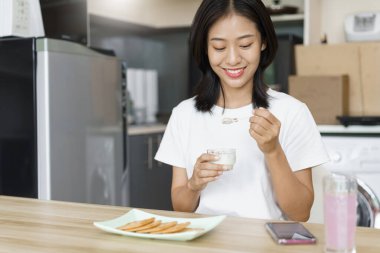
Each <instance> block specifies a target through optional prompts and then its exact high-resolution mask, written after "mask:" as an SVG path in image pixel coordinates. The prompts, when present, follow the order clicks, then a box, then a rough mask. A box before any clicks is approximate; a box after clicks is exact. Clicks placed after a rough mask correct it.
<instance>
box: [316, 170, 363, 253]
mask: <svg viewBox="0 0 380 253" xmlns="http://www.w3.org/2000/svg"><path fill="white" fill-rule="evenodd" d="M323 189H324V219H325V242H326V245H325V252H328V253H332V252H334V253H353V252H356V251H355V230H356V207H357V182H356V179H355V178H354V177H351V176H349V175H343V174H336V173H332V174H330V175H328V176H326V177H325V178H324V180H323Z"/></svg>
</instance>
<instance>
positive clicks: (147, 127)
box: [128, 123, 166, 135]
mask: <svg viewBox="0 0 380 253" xmlns="http://www.w3.org/2000/svg"><path fill="white" fill-rule="evenodd" d="M165 129H166V125H165V124H160V123H156V124H144V125H129V126H128V135H140V134H154V133H163V132H165Z"/></svg>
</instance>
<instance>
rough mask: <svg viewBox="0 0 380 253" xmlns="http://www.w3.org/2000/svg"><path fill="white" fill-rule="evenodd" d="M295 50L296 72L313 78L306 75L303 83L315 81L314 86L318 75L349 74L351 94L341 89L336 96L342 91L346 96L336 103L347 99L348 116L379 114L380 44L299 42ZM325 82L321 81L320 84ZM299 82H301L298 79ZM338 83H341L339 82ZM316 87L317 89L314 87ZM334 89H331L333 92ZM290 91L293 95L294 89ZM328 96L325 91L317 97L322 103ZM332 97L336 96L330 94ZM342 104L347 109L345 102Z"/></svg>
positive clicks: (340, 75) (338, 75)
mask: <svg viewBox="0 0 380 253" xmlns="http://www.w3.org/2000/svg"><path fill="white" fill-rule="evenodd" d="M295 53H296V73H297V75H298V76H309V77H310V80H307V77H304V79H302V82H303V83H305V84H306V83H309V82H314V85H318V84H316V82H317V81H315V76H336V77H337V78H339V77H342V76H344V75H347V76H348V82H349V84H348V94H346V93H345V92H344V91H339V92H338V94H336V96H340V94H341V95H343V96H347V98H345V99H338V100H337V101H336V103H344V101H346V100H348V112H347V115H349V116H378V115H380V71H379V70H378V69H379V67H380V43H346V44H335V45H310V46H303V45H299V46H296V50H295ZM312 76H314V77H312ZM305 78H306V79H305ZM337 80H339V79H337ZM290 81H291V80H290ZM325 81H326V80H321V84H322V82H325ZM297 82H301V81H300V80H298V81H297ZM339 82H340V81H338V83H339ZM290 85H291V84H290ZM337 85H338V86H339V84H337ZM309 86H310V85H309ZM343 86H344V85H343ZM343 86H342V87H343ZM304 88H305V89H309V88H310V87H309V88H308V87H306V86H305V87H304ZM320 88H321V89H326V88H328V86H326V85H325V86H323V87H322V86H321V87H320ZM313 89H314V91H315V87H314V88H313ZM334 89H335V88H332V91H331V92H333V90H334ZM343 89H344V88H343ZM311 92H312V91H311ZM289 93H290V94H291V92H289ZM324 97H326V98H324ZM328 97H329V96H326V94H325V95H324V96H323V97H320V98H318V99H319V102H320V103H324V102H325V101H326V100H327V99H330V98H328ZM330 97H334V96H333V95H332V94H331V96H330ZM301 100H302V99H301ZM339 106H340V107H341V108H344V105H339ZM318 113H319V114H320V113H322V112H318ZM323 113H328V112H323ZM342 113H343V111H342ZM337 116H338V115H337ZM314 117H316V115H314Z"/></svg>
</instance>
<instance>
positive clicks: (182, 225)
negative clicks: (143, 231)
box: [153, 222, 190, 234]
mask: <svg viewBox="0 0 380 253" xmlns="http://www.w3.org/2000/svg"><path fill="white" fill-rule="evenodd" d="M189 225H190V222H184V223H178V224H177V225H175V226H173V227H170V228H167V229H164V230H161V231H158V232H153V233H154V234H156V233H158V234H171V233H178V232H181V231H182V230H185V228H186V227H187V226H189Z"/></svg>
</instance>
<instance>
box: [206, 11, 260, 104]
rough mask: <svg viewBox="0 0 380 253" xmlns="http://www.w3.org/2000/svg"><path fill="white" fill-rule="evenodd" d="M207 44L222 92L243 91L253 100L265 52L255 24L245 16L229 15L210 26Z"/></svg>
mask: <svg viewBox="0 0 380 253" xmlns="http://www.w3.org/2000/svg"><path fill="white" fill-rule="evenodd" d="M207 42H208V45H207V53H208V58H209V62H210V66H211V68H212V69H213V70H214V72H215V74H216V75H218V77H219V79H220V82H221V85H222V87H223V90H224V91H225V92H226V93H229V92H233V91H237V90H240V91H244V92H247V94H249V96H250V97H251V92H252V87H253V76H254V74H255V72H256V69H257V67H258V65H259V62H260V53H261V51H262V50H264V49H265V45H264V44H263V43H262V38H261V34H260V32H259V30H258V29H257V26H256V24H255V23H254V22H252V21H251V20H249V19H248V18H246V17H243V16H240V15H237V14H234V13H232V14H229V15H227V16H225V17H222V18H221V19H219V20H218V21H216V22H215V23H214V24H213V25H212V26H211V28H210V30H209V33H208V38H207Z"/></svg>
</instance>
